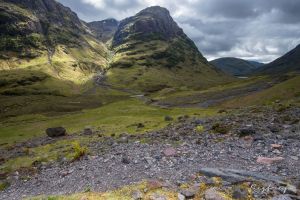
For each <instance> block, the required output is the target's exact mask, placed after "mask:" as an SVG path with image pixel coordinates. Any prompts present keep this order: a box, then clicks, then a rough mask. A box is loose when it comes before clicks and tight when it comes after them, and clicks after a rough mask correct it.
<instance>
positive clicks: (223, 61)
mask: <svg viewBox="0 0 300 200" xmlns="http://www.w3.org/2000/svg"><path fill="white" fill-rule="evenodd" d="M210 63H211V64H212V65H214V66H216V67H217V68H218V69H220V70H222V71H224V72H226V73H228V74H232V75H234V76H243V75H249V74H251V73H252V72H253V71H254V70H256V69H257V68H258V67H261V66H262V65H263V64H262V63H258V62H253V61H247V60H243V59H239V58H232V57H226V58H219V59H216V60H212V61H210Z"/></svg>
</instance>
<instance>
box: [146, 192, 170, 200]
mask: <svg viewBox="0 0 300 200" xmlns="http://www.w3.org/2000/svg"><path fill="white" fill-rule="evenodd" d="M150 200H167V198H166V197H165V196H163V195H160V194H157V193H154V194H152V195H151V196H150Z"/></svg>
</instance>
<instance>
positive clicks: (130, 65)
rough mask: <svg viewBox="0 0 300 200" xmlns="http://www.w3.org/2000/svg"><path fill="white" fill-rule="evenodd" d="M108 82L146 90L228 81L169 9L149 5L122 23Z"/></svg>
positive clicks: (194, 86)
mask: <svg viewBox="0 0 300 200" xmlns="http://www.w3.org/2000/svg"><path fill="white" fill-rule="evenodd" d="M112 47H113V50H114V51H115V55H114V57H113V60H112V62H111V65H110V66H111V69H110V70H109V71H108V73H107V76H108V79H107V81H108V83H110V84H113V85H117V86H119V87H126V88H131V89H134V90H139V91H144V92H154V91H158V90H161V89H164V88H168V87H191V88H204V87H208V86H211V85H214V84H218V83H220V82H223V81H226V80H229V79H230V78H228V77H227V76H226V75H225V74H224V73H222V72H221V71H219V70H217V69H216V68H215V67H213V66H211V65H210V64H209V63H208V62H207V60H206V59H205V58H204V57H203V56H202V55H201V53H200V52H199V51H198V49H197V47H196V46H195V44H194V43H193V41H192V40H190V39H189V38H188V37H187V36H186V35H185V34H184V32H183V30H182V29H181V28H179V27H178V25H177V24H176V22H175V21H174V20H173V19H172V17H171V16H170V13H169V11H168V10H167V9H165V8H162V7H159V6H154V7H149V8H146V9H144V10H142V11H141V12H139V13H137V14H136V15H135V16H133V17H129V18H127V19H124V20H122V21H121V22H120V25H119V27H118V30H117V31H116V33H115V35H114V38H113V41H112Z"/></svg>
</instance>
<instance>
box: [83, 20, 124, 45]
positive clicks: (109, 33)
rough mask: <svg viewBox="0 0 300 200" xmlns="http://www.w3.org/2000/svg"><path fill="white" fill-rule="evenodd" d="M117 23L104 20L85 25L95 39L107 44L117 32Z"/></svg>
mask: <svg viewBox="0 0 300 200" xmlns="http://www.w3.org/2000/svg"><path fill="white" fill-rule="evenodd" d="M118 25H119V22H118V21H117V20H115V19H105V20H102V21H94V22H90V23H88V24H87V26H88V27H89V28H90V29H91V30H92V33H93V34H94V35H95V36H96V38H97V39H99V40H101V41H103V42H107V41H108V40H110V39H112V38H113V36H114V34H115V32H116V31H117V28H118Z"/></svg>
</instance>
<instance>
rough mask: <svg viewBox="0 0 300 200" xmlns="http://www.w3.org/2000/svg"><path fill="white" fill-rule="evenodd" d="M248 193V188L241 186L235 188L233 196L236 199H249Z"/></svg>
mask: <svg viewBox="0 0 300 200" xmlns="http://www.w3.org/2000/svg"><path fill="white" fill-rule="evenodd" d="M247 195H248V192H247V190H246V189H242V188H239V187H237V188H234V190H233V192H232V197H233V198H234V199H247Z"/></svg>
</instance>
